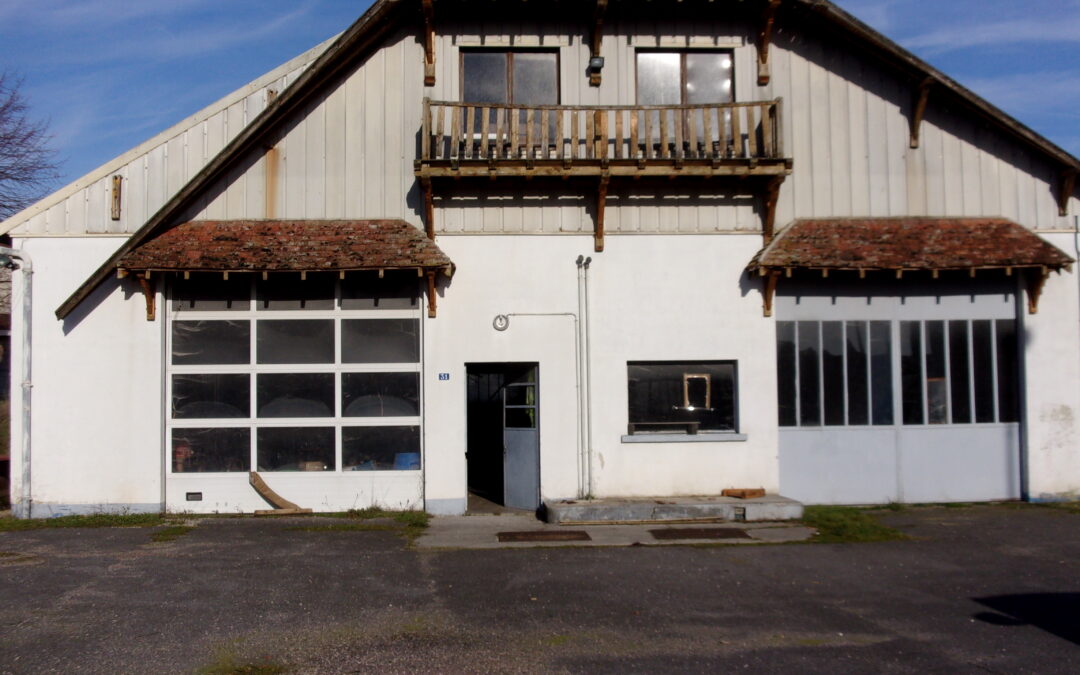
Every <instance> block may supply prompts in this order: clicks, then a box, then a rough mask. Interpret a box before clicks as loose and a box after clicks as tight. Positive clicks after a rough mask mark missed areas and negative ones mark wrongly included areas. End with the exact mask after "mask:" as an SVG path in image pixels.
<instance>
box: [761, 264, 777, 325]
mask: <svg viewBox="0 0 1080 675" xmlns="http://www.w3.org/2000/svg"><path fill="white" fill-rule="evenodd" d="M763 271H764V270H763ZM778 281H780V272H779V270H769V271H768V272H767V273H766V274H765V287H764V288H762V289H761V293H762V309H763V310H764V315H765V316H767V317H769V316H772V315H773V297H774V296H775V295H776V282H778Z"/></svg>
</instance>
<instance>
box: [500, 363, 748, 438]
mask: <svg viewBox="0 0 1080 675" xmlns="http://www.w3.org/2000/svg"><path fill="white" fill-rule="evenodd" d="M627 376H628V385H629V386H628V394H629V404H630V411H629V422H630V425H631V427H632V428H633V433H641V432H658V431H661V432H668V433H693V432H696V431H735V429H736V427H735V413H736V409H735V405H736V401H735V363H734V362H733V361H688V362H682V363H678V362H666V361H651V362H637V363H634V362H631V363H628V364H627ZM518 421H521V420H518Z"/></svg>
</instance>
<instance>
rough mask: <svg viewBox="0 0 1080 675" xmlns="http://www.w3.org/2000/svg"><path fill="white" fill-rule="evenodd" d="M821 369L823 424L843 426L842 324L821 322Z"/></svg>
mask: <svg viewBox="0 0 1080 675" xmlns="http://www.w3.org/2000/svg"><path fill="white" fill-rule="evenodd" d="M821 369H822V375H823V378H822V379H823V384H824V385H825V399H824V402H825V405H824V408H825V424H827V425H829V426H843V424H844V422H845V420H844V324H843V323H841V322H839V321H825V322H823V323H822V324H821Z"/></svg>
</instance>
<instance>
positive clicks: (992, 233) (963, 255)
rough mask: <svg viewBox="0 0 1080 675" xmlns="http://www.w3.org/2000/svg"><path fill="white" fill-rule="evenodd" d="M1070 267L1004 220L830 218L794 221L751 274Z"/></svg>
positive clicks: (762, 254)
mask: <svg viewBox="0 0 1080 675" xmlns="http://www.w3.org/2000/svg"><path fill="white" fill-rule="evenodd" d="M1072 262H1074V261H1073V259H1072V258H1070V257H1069V256H1068V255H1066V254H1065V253H1064V252H1063V251H1061V249H1059V248H1057V247H1056V246H1054V245H1052V244H1050V243H1048V242H1047V241H1045V240H1043V239H1042V238H1041V237H1039V236H1038V235H1036V234H1035V233H1033V232H1031V231H1029V230H1027V229H1025V228H1024V227H1023V226H1021V225H1019V224H1017V223H1014V222H1012V221H1010V220H1006V219H1003V218H829V219H817V220H796V221H795V222H793V223H792V224H791V225H789V226H788V227H786V228H784V229H783V230H782V231H781V232H780V233H779V234H777V236H776V238H775V239H773V241H772V242H771V243H770V244H769V245H768V246H766V247H765V248H764V249H762V250H761V251H760V252H759V253H758V254H757V255H756V256H754V259H753V260H752V261H751V262H750V265H749V269H752V270H753V269H758V268H774V269H776V268H793V269H799V268H804V269H805V268H810V269H840V270H896V269H905V270H935V269H936V270H950V269H971V268H994V267H1037V266H1046V267H1049V268H1053V269H1058V268H1061V267H1064V266H1066V265H1068V264H1070V263H1072Z"/></svg>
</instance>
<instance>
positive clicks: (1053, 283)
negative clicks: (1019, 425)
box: [1024, 234, 1080, 501]
mask: <svg viewBox="0 0 1080 675" xmlns="http://www.w3.org/2000/svg"><path fill="white" fill-rule="evenodd" d="M1046 238H1047V240H1048V241H1050V242H1051V243H1052V244H1055V245H1056V246H1058V247H1059V248H1061V249H1062V250H1064V251H1067V252H1069V253H1070V254H1071V255H1073V256H1076V255H1077V251H1076V248H1075V247H1076V243H1075V240H1074V238H1073V236H1070V235H1065V234H1059V235H1046ZM1077 281H1078V280H1077V275H1076V272H1075V271H1074V272H1073V273H1071V274H1062V275H1060V276H1057V275H1054V276H1051V277H1050V279H1048V280H1047V282H1046V287H1045V288H1044V290H1043V294H1042V298H1041V300H1040V301H1039V313H1038V314H1025V315H1024V350H1025V359H1026V364H1025V367H1026V384H1027V390H1026V394H1025V396H1026V405H1025V413H1026V419H1025V420H1024V421H1025V422H1026V423H1027V424H1026V433H1027V437H1026V445H1027V475H1028V486H1027V488H1028V494H1029V495H1030V497H1031V499H1034V500H1050V501H1054V500H1062V499H1068V500H1076V499H1080V294H1078V288H1077Z"/></svg>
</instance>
